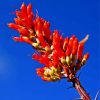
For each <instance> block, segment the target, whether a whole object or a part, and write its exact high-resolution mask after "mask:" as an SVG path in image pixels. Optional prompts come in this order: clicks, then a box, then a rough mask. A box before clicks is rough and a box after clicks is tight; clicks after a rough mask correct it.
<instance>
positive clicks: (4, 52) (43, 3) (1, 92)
mask: <svg viewBox="0 0 100 100" xmlns="http://www.w3.org/2000/svg"><path fill="white" fill-rule="evenodd" d="M22 2H25V3H26V4H28V3H32V4H33V11H34V12H36V9H37V10H38V12H39V16H41V17H43V18H45V19H46V20H48V21H50V22H51V29H52V30H54V29H58V30H60V31H61V32H62V34H63V36H64V37H66V36H71V35H72V34H75V35H76V36H77V37H78V38H79V40H81V39H82V38H83V37H85V36H86V34H90V37H89V40H88V41H87V43H86V45H85V52H87V51H89V53H90V58H89V60H88V61H87V63H86V65H85V66H84V68H83V69H82V70H81V71H82V74H81V76H80V81H81V83H82V85H83V86H84V87H85V88H86V90H87V92H88V93H89V94H90V96H91V97H92V98H94V97H95V95H96V92H97V91H98V90H99V89H100V74H99V73H100V54H99V50H100V44H99V39H100V37H99V34H100V33H99V0H2V1H1V2H0V100H72V99H73V98H77V97H79V95H78V93H77V92H76V90H75V89H69V90H68V89H67V88H68V87H69V86H71V85H72V84H71V83H68V82H67V81H66V80H61V81H59V82H54V83H49V82H44V81H42V80H41V79H40V77H38V76H37V75H36V72H35V69H36V68H37V67H41V64H39V63H38V62H36V61H33V60H32V59H31V55H32V54H33V53H34V50H33V49H32V47H31V46H30V45H27V44H25V43H15V42H14V41H13V40H12V36H16V35H18V33H17V32H16V31H14V30H11V29H9V28H8V27H7V23H9V22H12V21H13V18H14V17H15V15H14V14H13V13H14V12H15V9H19V8H20V6H21V4H22ZM99 100H100V97H99Z"/></svg>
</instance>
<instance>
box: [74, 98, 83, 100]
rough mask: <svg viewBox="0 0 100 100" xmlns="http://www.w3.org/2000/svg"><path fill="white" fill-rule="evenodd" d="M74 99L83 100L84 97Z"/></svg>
mask: <svg viewBox="0 0 100 100" xmlns="http://www.w3.org/2000/svg"><path fill="white" fill-rule="evenodd" d="M73 100H83V99H82V98H76V99H73Z"/></svg>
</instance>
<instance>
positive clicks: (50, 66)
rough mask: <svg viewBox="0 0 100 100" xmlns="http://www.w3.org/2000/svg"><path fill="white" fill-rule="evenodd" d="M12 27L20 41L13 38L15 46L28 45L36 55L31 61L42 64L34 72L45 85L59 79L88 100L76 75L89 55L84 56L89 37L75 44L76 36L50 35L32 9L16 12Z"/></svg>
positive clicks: (47, 23) (44, 22)
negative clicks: (68, 83) (20, 43)
mask: <svg viewBox="0 0 100 100" xmlns="http://www.w3.org/2000/svg"><path fill="white" fill-rule="evenodd" d="M14 21H15V22H14V23H9V24H8V26H9V27H10V28H12V29H14V30H17V31H18V32H19V37H13V39H14V40H15V41H16V42H25V43H28V44H30V45H31V46H32V47H33V48H34V49H36V50H37V53H34V54H33V55H32V58H33V59H34V60H37V61H39V62H40V63H42V64H44V66H43V67H42V68H37V70H36V72H37V74H38V75H39V76H40V77H41V79H42V80H44V81H50V82H54V81H59V80H60V79H62V78H65V79H67V81H68V82H72V83H73V88H75V89H76V90H77V91H78V93H79V94H80V96H81V99H82V100H90V97H89V95H88V94H87V93H86V91H85V89H84V88H83V87H82V85H81V84H80V81H79V79H78V78H77V77H76V74H77V72H78V71H79V70H80V69H81V68H82V67H83V65H84V64H85V63H86V61H87V59H88V58H89V53H86V54H83V51H84V44H85V42H86V41H87V40H88V35H87V36H86V37H85V38H84V39H83V40H81V41H80V42H79V41H78V39H77V37H76V36H75V35H72V36H71V37H66V38H63V37H62V36H61V35H60V33H59V31H58V30H54V31H51V30H50V23H49V22H48V21H46V20H45V19H43V18H41V17H39V16H38V15H37V14H36V15H35V14H34V13H33V12H32V5H31V4H29V5H28V6H26V5H25V4H24V3H23V4H22V5H21V8H20V10H16V18H14Z"/></svg>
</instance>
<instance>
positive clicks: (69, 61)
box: [66, 56, 71, 66]
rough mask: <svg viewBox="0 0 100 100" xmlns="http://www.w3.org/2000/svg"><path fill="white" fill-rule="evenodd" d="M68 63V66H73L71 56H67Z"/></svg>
mask: <svg viewBox="0 0 100 100" xmlns="http://www.w3.org/2000/svg"><path fill="white" fill-rule="evenodd" d="M66 62H67V65H68V66H69V65H70V64H71V59H70V56H66Z"/></svg>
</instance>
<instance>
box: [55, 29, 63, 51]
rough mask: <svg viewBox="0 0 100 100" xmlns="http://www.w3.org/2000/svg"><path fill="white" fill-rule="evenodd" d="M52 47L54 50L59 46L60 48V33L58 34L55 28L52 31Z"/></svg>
mask: <svg viewBox="0 0 100 100" xmlns="http://www.w3.org/2000/svg"><path fill="white" fill-rule="evenodd" d="M53 47H54V49H55V50H56V51H59V50H60V48H61V45H60V35H59V32H58V30H55V31H54V33H53Z"/></svg>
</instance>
